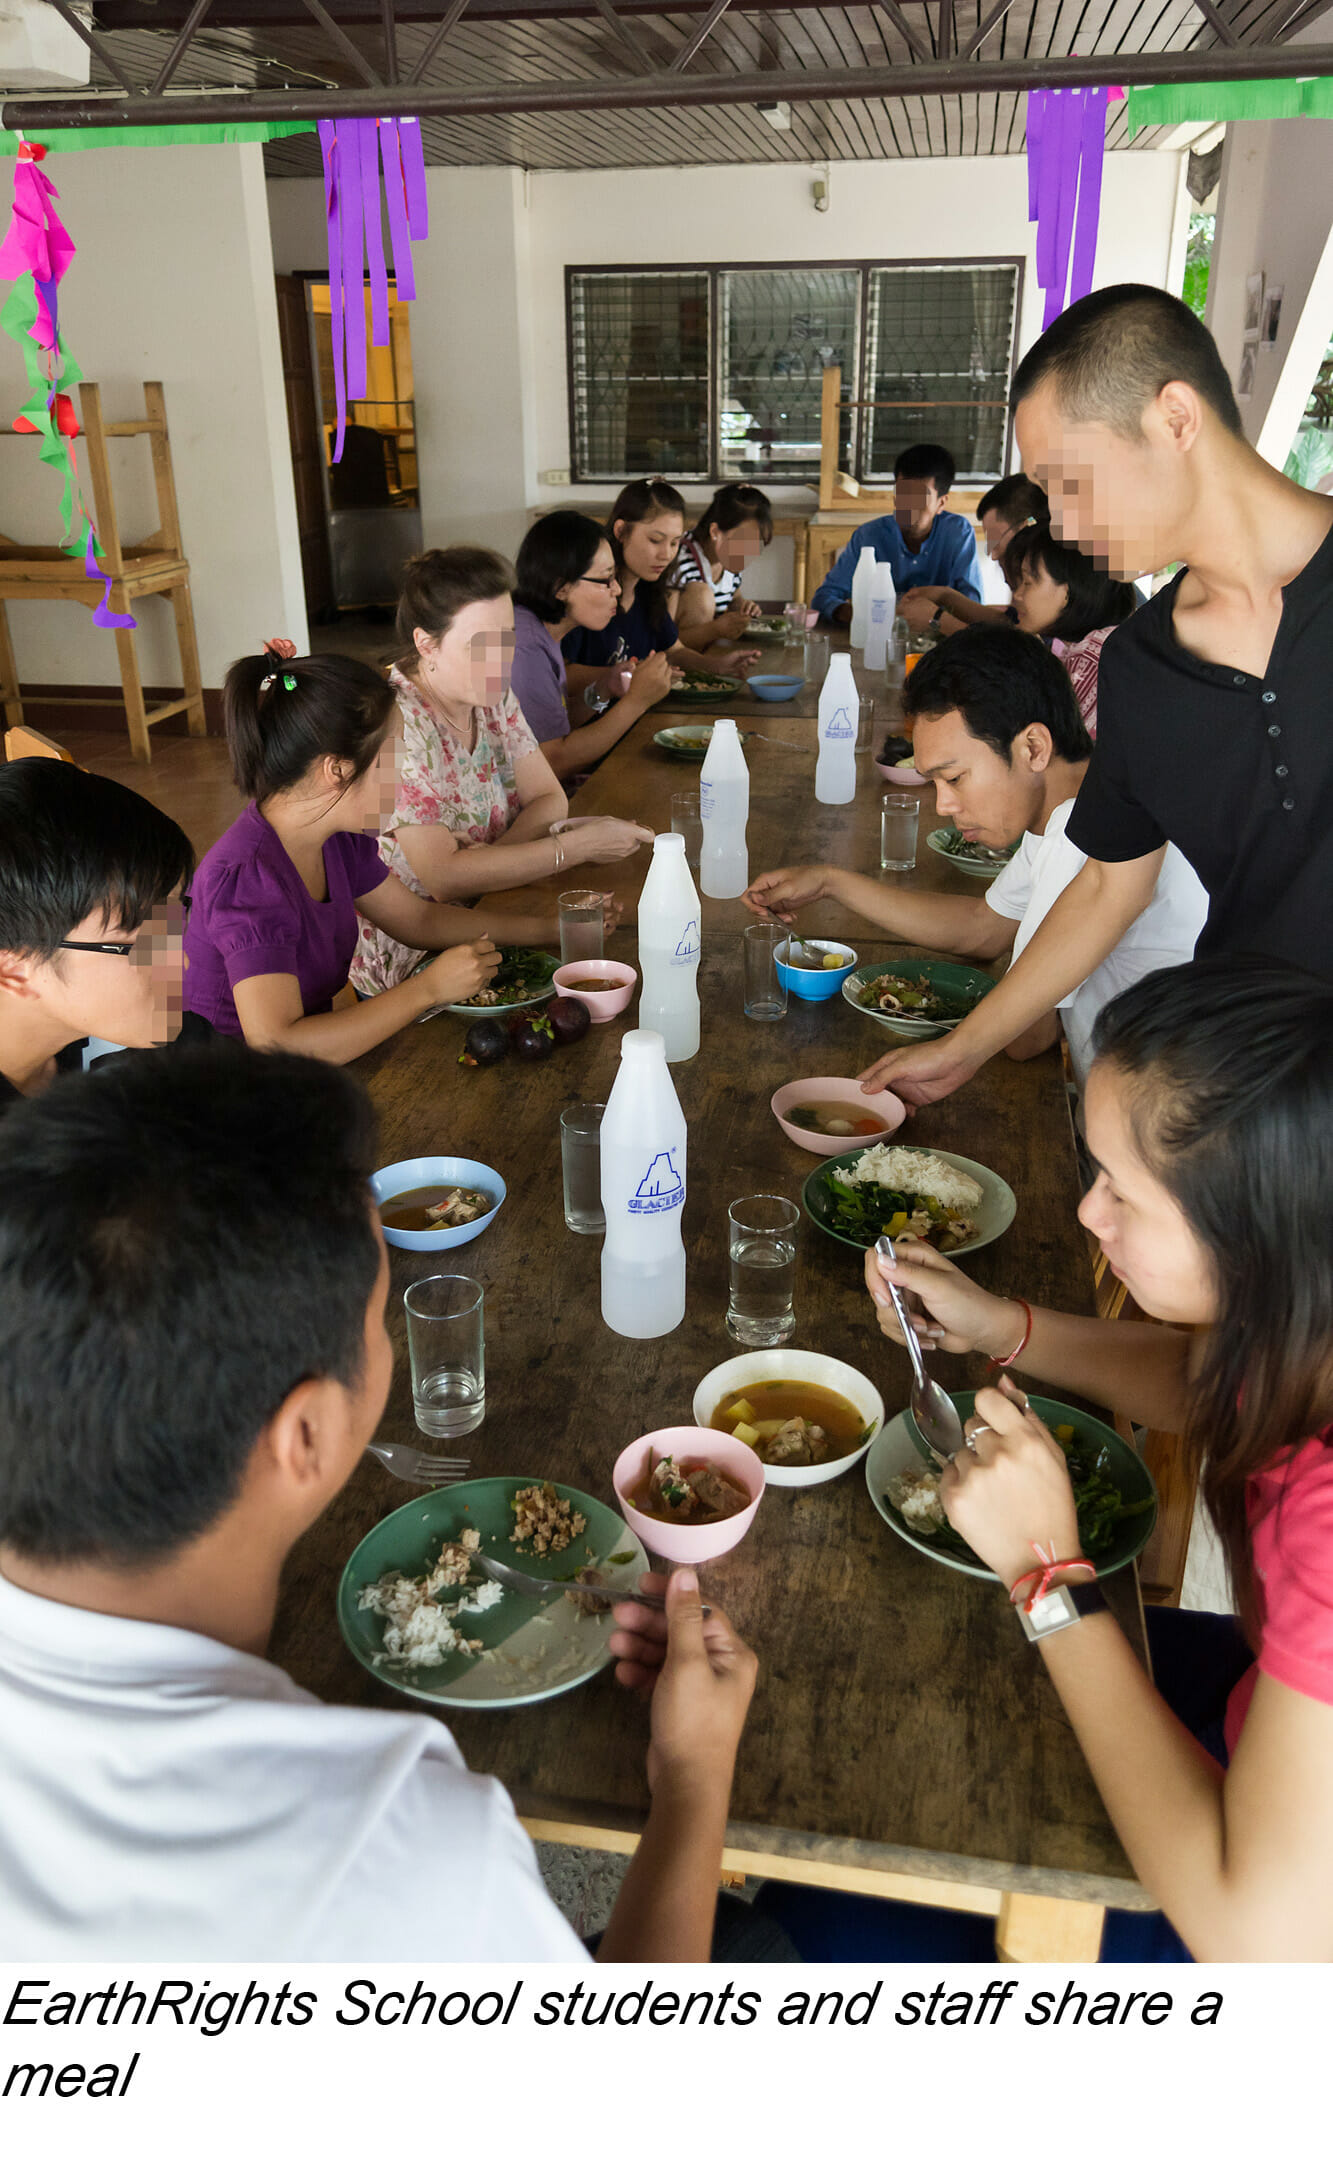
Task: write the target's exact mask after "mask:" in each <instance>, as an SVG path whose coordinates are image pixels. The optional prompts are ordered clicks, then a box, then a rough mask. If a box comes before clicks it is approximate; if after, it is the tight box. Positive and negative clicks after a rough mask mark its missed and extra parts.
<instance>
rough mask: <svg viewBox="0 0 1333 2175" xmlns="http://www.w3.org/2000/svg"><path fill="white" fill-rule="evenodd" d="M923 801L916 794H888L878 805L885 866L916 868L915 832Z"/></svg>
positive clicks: (882, 858) (880, 855)
mask: <svg viewBox="0 0 1333 2175" xmlns="http://www.w3.org/2000/svg"><path fill="white" fill-rule="evenodd" d="M920 818H921V803H920V801H919V800H918V799H917V797H916V794H915V793H886V794H885V795H884V797H883V799H882V800H881V801H880V804H879V865H880V867H881V868H882V869H908V868H915V867H916V831H917V824H918V822H919V821H920Z"/></svg>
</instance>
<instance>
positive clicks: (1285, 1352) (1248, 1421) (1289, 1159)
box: [1097, 958, 1333, 1638]
mask: <svg viewBox="0 0 1333 2175" xmlns="http://www.w3.org/2000/svg"><path fill="white" fill-rule="evenodd" d="M1097 1056H1098V1060H1099V1062H1104V1063H1107V1064H1111V1065H1114V1066H1115V1068H1116V1070H1117V1071H1118V1072H1119V1073H1120V1074H1121V1075H1122V1076H1123V1078H1124V1079H1125V1081H1126V1083H1127V1085H1128V1089H1129V1121H1130V1127H1131V1131H1132V1134H1133V1138H1134V1142H1135V1146H1136V1148H1137V1150H1138V1152H1139V1154H1140V1155H1141V1156H1142V1158H1143V1161H1144V1163H1145V1165H1146V1166H1147V1168H1148V1169H1149V1170H1150V1171H1151V1172H1152V1173H1153V1174H1154V1176H1155V1177H1156V1178H1157V1179H1158V1180H1159V1181H1160V1183H1161V1184H1162V1185H1163V1186H1165V1187H1166V1189H1167V1191H1168V1192H1169V1193H1170V1194H1171V1196H1172V1198H1173V1199H1174V1200H1175V1201H1176V1202H1177V1203H1178V1204H1179V1206H1180V1209H1181V1212H1182V1214H1183V1215H1184V1217H1185V1220H1186V1222H1187V1223H1188V1224H1189V1226H1190V1229H1191V1230H1192V1231H1193V1233H1194V1235H1195V1237H1196V1238H1197V1239H1198V1241H1199V1243H1200V1245H1201V1246H1202V1247H1203V1248H1204V1250H1205V1252H1206V1253H1207V1255H1208V1257H1209V1261H1210V1265H1211V1268H1212V1273H1213V1278H1214V1282H1215V1286H1216V1291H1217V1305H1216V1309H1215V1314H1214V1319H1213V1321H1212V1323H1211V1324H1210V1325H1209V1330H1208V1343H1207V1357H1206V1362H1205V1365H1204V1366H1203V1368H1202V1369H1201V1370H1200V1373H1199V1376H1198V1378H1197V1380H1196V1382H1195V1384H1194V1387H1193V1390H1192V1392H1191V1395H1190V1403H1189V1412H1188V1417H1187V1420H1186V1428H1185V1443H1186V1453H1187V1456H1188V1458H1189V1460H1190V1463H1191V1467H1192V1469H1193V1471H1194V1472H1195V1474H1196V1475H1197V1474H1199V1473H1202V1478H1203V1493H1204V1500H1205V1502H1206V1503H1207V1506H1208V1510H1209V1513H1210V1514H1211V1517H1212V1520H1213V1523H1214V1525H1215V1526H1216V1528H1217V1531H1218V1534H1219V1536H1220V1538H1221V1541H1222V1545H1223V1548H1224V1549H1225V1551H1226V1557H1227V1563H1228V1566H1229V1568H1230V1572H1231V1579H1232V1587H1233V1591H1234V1593H1235V1596H1236V1603H1237V1606H1238V1608H1239V1610H1240V1613H1241V1617H1242V1620H1243V1622H1244V1623H1245V1625H1246V1627H1247V1629H1248V1630H1249V1632H1250V1635H1251V1637H1252V1638H1253V1637H1254V1636H1255V1635H1256V1634H1257V1632H1258V1630H1259V1628H1260V1626H1261V1623H1262V1606H1263V1604H1262V1596H1261V1594H1260V1593H1259V1591H1258V1588H1257V1582H1256V1579H1255V1575H1254V1550H1253V1544H1252V1540H1251V1534H1250V1524H1249V1518H1248V1515H1247V1511H1246V1488H1247V1484H1248V1482H1249V1481H1250V1479H1251V1478H1252V1477H1253V1476H1254V1475H1255V1474H1257V1473H1260V1472H1263V1471H1265V1470H1266V1469H1271V1468H1272V1467H1273V1466H1274V1465H1275V1464H1276V1463H1278V1462H1280V1461H1281V1460H1282V1457H1283V1454H1284V1452H1285V1453H1286V1454H1287V1455H1290V1454H1291V1453H1292V1452H1293V1451H1295V1450H1297V1449H1299V1448H1300V1447H1301V1446H1302V1444H1304V1443H1306V1442H1308V1441H1309V1440H1310V1438H1311V1437H1312V1436H1315V1435H1320V1434H1323V1433H1324V1432H1325V1430H1326V1429H1328V1428H1329V1426H1330V1423H1333V985H1331V984H1330V983H1328V982H1326V981H1324V980H1323V979H1322V978H1320V977H1319V976H1317V975H1314V974H1307V973H1306V972H1305V971H1304V970H1303V969H1301V968H1299V967H1289V966H1285V965H1279V964H1276V963H1274V962H1272V961H1267V960H1258V959H1237V958H1230V959H1203V960H1195V961H1193V962H1192V963H1191V964H1190V965H1188V966H1183V967H1168V968H1165V969H1163V970H1162V971H1161V972H1159V973H1157V974H1150V975H1147V976H1146V977H1145V978H1144V980H1143V981H1141V982H1139V983H1136V985H1135V986H1134V988H1133V989H1130V990H1127V991H1126V992H1125V993H1124V995H1123V996H1120V997H1117V998H1116V999H1115V1000H1114V1001H1113V1002H1112V1003H1111V1004H1109V1005H1108V1006H1107V1007H1106V1009H1105V1010H1104V1011H1103V1013H1102V1014H1101V1017H1100V1019H1099V1020H1098V1022H1097ZM1279 1515H1280V1512H1279Z"/></svg>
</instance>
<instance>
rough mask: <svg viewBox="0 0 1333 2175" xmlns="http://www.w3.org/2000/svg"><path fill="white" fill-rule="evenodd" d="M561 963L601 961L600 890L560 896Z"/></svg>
mask: <svg viewBox="0 0 1333 2175" xmlns="http://www.w3.org/2000/svg"><path fill="white" fill-rule="evenodd" d="M559 905H560V964H561V965H562V966H564V967H567V966H570V965H571V964H572V963H573V962H574V961H575V960H576V959H604V958H605V957H606V953H605V950H604V948H603V937H602V894H601V892H600V891H562V892H561V894H560V900H559Z"/></svg>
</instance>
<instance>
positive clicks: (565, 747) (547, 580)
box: [509, 513, 675, 784]
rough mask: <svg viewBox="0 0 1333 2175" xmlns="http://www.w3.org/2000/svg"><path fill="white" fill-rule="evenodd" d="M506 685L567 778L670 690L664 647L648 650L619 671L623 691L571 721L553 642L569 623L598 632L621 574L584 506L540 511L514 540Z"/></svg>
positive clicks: (615, 601) (582, 770) (615, 599)
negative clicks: (595, 713) (582, 721)
mask: <svg viewBox="0 0 1333 2175" xmlns="http://www.w3.org/2000/svg"><path fill="white" fill-rule="evenodd" d="M517 572H518V587H517V588H516V589H515V591H514V669H513V672H512V674H511V676H510V683H509V684H510V686H511V687H512V689H513V691H514V694H515V696H516V698H517V700H518V705H519V708H520V709H521V710H522V712H523V716H524V718H525V719H526V721H527V723H528V726H529V727H530V729H531V731H532V733H533V735H534V737H535V738H536V739H537V740H539V741H540V742H541V745H542V753H543V754H544V755H545V757H546V760H547V762H548V763H549V764H550V766H551V768H552V770H553V771H554V772H555V774H556V777H557V778H559V779H560V780H561V781H562V782H563V781H564V780H566V779H568V780H569V781H570V782H571V784H572V783H574V782H576V781H577V779H578V778H579V777H580V776H581V775H586V773H587V772H588V771H589V770H590V769H591V768H592V766H593V765H594V764H595V763H599V762H600V761H601V759H602V757H603V756H604V755H607V754H609V753H610V751H611V749H612V748H613V747H614V746H615V745H616V742H617V741H618V740H623V739H624V736H625V734H626V733H627V732H628V731H629V729H630V727H631V725H634V724H637V722H638V720H639V719H640V718H641V717H642V716H643V714H644V712H645V711H646V710H650V709H651V708H652V706H653V704H654V703H655V702H660V701H661V700H662V697H663V696H664V695H666V694H669V693H670V691H671V686H672V682H673V680H674V678H675V674H674V672H673V671H672V668H671V665H670V664H669V663H668V661H667V655H666V652H665V650H650V651H649V652H648V655H647V656H646V657H644V658H641V659H640V660H639V662H638V663H637V664H635V665H633V666H626V667H625V670H624V674H623V675H622V676H623V678H624V679H625V681H626V682H627V684H626V686H625V690H624V693H623V694H621V695H620V697H619V699H618V700H616V701H614V702H612V703H611V704H610V706H609V707H608V708H607V709H605V710H603V711H602V713H601V715H600V716H599V717H596V718H594V719H593V721H592V723H591V724H590V725H579V726H575V727H571V724H570V717H569V709H568V705H567V701H566V678H565V660H564V656H563V654H562V652H561V648H560V645H561V643H562V642H563V640H564V638H565V636H566V635H567V634H572V633H573V631H574V629H575V628H576V627H584V628H587V629H588V631H589V632H590V633H592V634H600V633H601V632H602V631H603V629H604V628H606V627H609V626H610V624H611V621H612V620H613V619H614V618H615V615H616V611H617V608H618V606H619V603H620V577H619V575H618V574H617V572H616V559H615V553H614V551H613V550H612V548H611V544H610V541H609V540H608V538H607V535H606V532H605V531H604V530H603V529H601V528H599V526H598V524H597V523H596V522H595V521H592V520H590V519H589V517H588V515H587V514H580V513H554V514H543V516H542V518H541V520H540V521H534V522H533V524H532V527H531V528H530V529H529V530H528V533H527V535H526V536H525V537H524V539H523V542H522V544H521V545H520V546H519V553H518V561H517Z"/></svg>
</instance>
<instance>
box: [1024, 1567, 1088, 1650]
mask: <svg viewBox="0 0 1333 2175" xmlns="http://www.w3.org/2000/svg"><path fill="white" fill-rule="evenodd" d="M1105 1607H1106V1596H1105V1594H1104V1593H1103V1592H1102V1589H1101V1587H1100V1586H1099V1585H1098V1584H1097V1582H1096V1580H1095V1579H1090V1580H1089V1581H1088V1582H1087V1584H1086V1585H1081V1586H1052V1587H1051V1589H1050V1592H1049V1593H1044V1594H1043V1595H1042V1596H1041V1598H1040V1600H1038V1601H1034V1602H1033V1604H1032V1607H1031V1608H1030V1609H1027V1608H1024V1607H1023V1605H1022V1603H1021V1602H1020V1603H1019V1604H1018V1620H1019V1622H1020V1623H1021V1624H1022V1626H1023V1629H1024V1631H1025V1632H1026V1634H1027V1636H1028V1638H1029V1639H1034V1640H1035V1639H1049V1638H1050V1636H1051V1633H1052V1632H1053V1631H1067V1630H1068V1628H1069V1626H1070V1625H1071V1624H1076V1623H1077V1622H1078V1620H1079V1618H1080V1617H1081V1616H1099V1615H1100V1614H1101V1612H1102V1610H1103V1609H1104V1608H1105Z"/></svg>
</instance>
